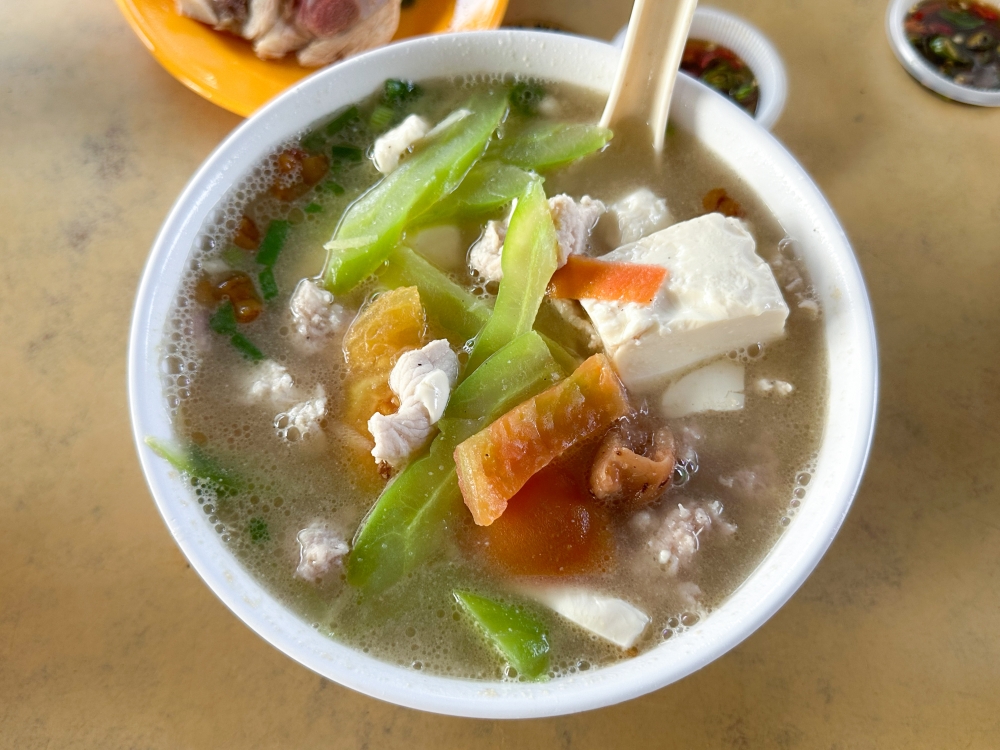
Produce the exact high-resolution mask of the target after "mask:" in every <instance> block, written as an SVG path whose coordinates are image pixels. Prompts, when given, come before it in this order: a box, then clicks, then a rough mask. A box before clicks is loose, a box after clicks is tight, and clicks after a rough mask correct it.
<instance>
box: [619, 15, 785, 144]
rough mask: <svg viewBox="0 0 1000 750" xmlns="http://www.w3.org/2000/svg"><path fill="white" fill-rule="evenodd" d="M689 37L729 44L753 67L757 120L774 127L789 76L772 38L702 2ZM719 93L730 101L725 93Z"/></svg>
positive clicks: (622, 37) (622, 38)
mask: <svg viewBox="0 0 1000 750" xmlns="http://www.w3.org/2000/svg"><path fill="white" fill-rule="evenodd" d="M627 30H628V26H624V27H622V29H621V30H620V31H619V32H618V33H617V34H616V35H615V38H614V39H612V40H611V43H612V44H613V45H615V46H616V47H621V46H622V45H623V44H625V32H626V31H627ZM688 36H689V37H690V38H691V39H704V40H705V41H706V42H715V43H716V44H721V45H722V46H723V47H728V48H729V49H731V50H732V51H733V52H735V53H736V54H737V55H739V56H740V58H742V60H743V61H744V62H745V63H746V64H747V65H749V66H750V70H752V71H753V72H754V75H755V76H757V84H758V86H760V100H759V101H758V102H757V111H756V113H754V119H755V120H756V121H757V122H758V123H760V125H761V126H762V127H765V128H767V129H768V130H770V129H771V128H773V127H774V126H775V124H776V123H777V122H778V119H779V118H780V117H781V113H782V112H783V111H784V109H785V100H786V99H787V98H788V76H787V74H786V73H785V64H784V63H783V62H782V61H781V55H779V54H778V50H777V49H775V47H774V45H773V44H771V40H769V39H768V38H767V37H766V36H764V32H762V31H761V30H760V29H758V28H757V27H756V26H754V25H753V24H752V23H750V22H749V21H747V20H745V19H743V18H740V17H739V16H737V15H733V14H732V13H726V11H724V10H719V9H718V8H710V7H709V6H707V5H699V6H698V7H697V8H696V9H695V12H694V19H693V20H692V21H691V31H690V33H689V34H688ZM720 96H723V97H724V98H726V99H727V101H728V97H725V95H723V94H720ZM734 106H738V105H735V104H734Z"/></svg>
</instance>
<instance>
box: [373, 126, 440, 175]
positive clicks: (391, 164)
mask: <svg viewBox="0 0 1000 750" xmlns="http://www.w3.org/2000/svg"><path fill="white" fill-rule="evenodd" d="M430 130H431V124H430V123H429V122H427V120H425V119H424V118H423V117H421V116H420V115H410V116H409V117H407V118H406V119H405V120H403V121H402V122H401V123H399V125H397V126H396V127H394V128H393V129H392V130H390V131H388V132H386V133H384V134H383V135H380V136H379V137H378V138H377V139H376V140H375V145H374V146H373V147H372V161H373V162H375V169H377V170H378V171H379V172H381V173H382V174H389V173H390V172H391V171H393V170H394V169H395V168H396V167H398V166H399V159H400V157H402V156H403V154H405V153H406V152H407V151H409V150H410V148H412V147H413V144H414V143H416V142H417V141H419V140H420V139H421V138H423V137H424V136H425V135H427V133H428V132H430Z"/></svg>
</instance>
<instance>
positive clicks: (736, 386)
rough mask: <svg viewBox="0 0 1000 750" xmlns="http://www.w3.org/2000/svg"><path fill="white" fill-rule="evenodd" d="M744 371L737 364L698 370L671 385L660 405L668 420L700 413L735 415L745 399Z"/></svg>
mask: <svg viewBox="0 0 1000 750" xmlns="http://www.w3.org/2000/svg"><path fill="white" fill-rule="evenodd" d="M745 369H746V368H745V367H744V366H743V365H742V364H741V363H739V362H732V361H730V360H725V359H724V360H720V361H718V362H713V363H712V364H710V365H705V366H704V367H699V368H698V369H697V370H695V371H693V372H689V373H688V374H687V375H685V376H684V377H682V378H680V379H679V380H677V381H675V382H674V383H672V384H671V385H670V387H668V388H667V390H666V391H665V392H664V394H663V398H662V400H661V401H660V407H661V412H662V413H663V416H665V417H667V418H668V419H672V418H675V417H686V416H687V415H689V414H697V413H699V412H703V411H739V410H740V409H742V408H743V404H744V400H745V397H744V395H743V390H744V385H745V376H746V372H745Z"/></svg>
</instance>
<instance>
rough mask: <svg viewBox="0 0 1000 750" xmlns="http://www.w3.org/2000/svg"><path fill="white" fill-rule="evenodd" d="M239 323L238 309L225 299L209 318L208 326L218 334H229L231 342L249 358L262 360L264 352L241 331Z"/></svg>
mask: <svg viewBox="0 0 1000 750" xmlns="http://www.w3.org/2000/svg"><path fill="white" fill-rule="evenodd" d="M238 326H239V323H237V322H236V311H235V310H234V309H233V303H232V302H230V301H229V300H225V301H224V302H223V303H222V304H221V305H219V309H218V310H216V311H215V313H213V315H212V317H211V318H209V319H208V327H209V328H211V329H212V330H213V331H215V332H216V333H218V334H221V335H223V336H229V342H230V343H231V344H232V345H233V346H235V347H236V348H237V349H239V351H240V353H241V354H243V355H244V356H245V357H248V358H249V359H252V360H255V361H258V362H259V361H260V360H262V359H264V354H263V352H261V350H260V349H258V348H257V347H256V346H254V345H253V342H252V341H250V339H248V338H247V337H246V336H244V335H243V334H242V333H240V331H239V328H238Z"/></svg>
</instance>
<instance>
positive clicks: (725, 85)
mask: <svg viewBox="0 0 1000 750" xmlns="http://www.w3.org/2000/svg"><path fill="white" fill-rule="evenodd" d="M681 70H683V71H684V72H685V73H689V74H691V75H692V76H694V77H695V78H697V79H698V80H700V81H702V82H703V83H706V84H708V85H709V86H711V87H712V88H713V89H715V90H716V91H719V92H721V93H723V94H725V95H726V96H728V97H729V98H730V99H732V100H733V101H734V102H736V103H737V104H739V105H740V106H741V107H742V108H743V109H745V110H746V111H747V112H749V113H750V114H751V115H753V114H756V112H757V103H758V102H759V100H760V87H759V85H758V84H757V76H756V75H754V72H753V71H752V70H751V69H750V66H749V65H747V64H746V63H745V62H744V61H743V59H742V58H741V57H740V56H739V55H737V54H736V53H735V52H733V51H732V50H731V49H729V48H728V47H723V46H722V45H721V44H716V43H715V42H706V41H704V40H702V39H688V41H687V44H686V45H685V46H684V56H683V57H682V58H681Z"/></svg>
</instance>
